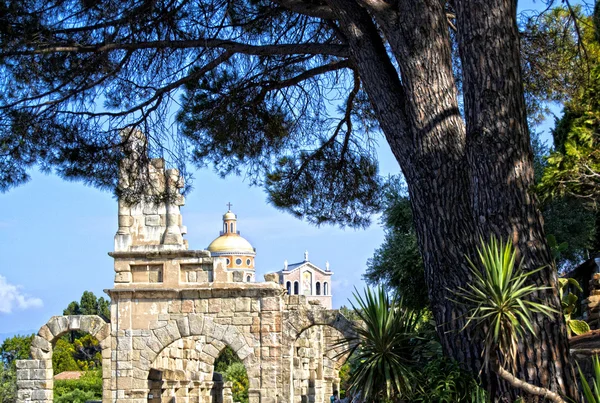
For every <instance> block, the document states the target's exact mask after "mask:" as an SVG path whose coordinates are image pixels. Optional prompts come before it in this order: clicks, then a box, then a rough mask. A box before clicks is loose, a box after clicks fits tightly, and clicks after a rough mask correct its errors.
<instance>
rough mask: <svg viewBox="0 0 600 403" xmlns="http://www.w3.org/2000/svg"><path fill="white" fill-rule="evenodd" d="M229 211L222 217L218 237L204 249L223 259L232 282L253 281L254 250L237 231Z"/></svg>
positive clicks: (235, 220) (232, 214)
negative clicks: (231, 273) (230, 272)
mask: <svg viewBox="0 0 600 403" xmlns="http://www.w3.org/2000/svg"><path fill="white" fill-rule="evenodd" d="M228 206H229V209H228V210H227V212H226V213H225V214H224V215H223V230H222V231H221V233H220V234H219V237H218V238H216V239H215V240H214V241H212V242H211V243H210V245H208V248H206V249H207V250H208V251H209V252H210V254H211V256H215V257H221V258H224V259H225V262H226V267H227V269H229V270H230V271H232V272H233V279H234V281H238V282H240V281H243V282H246V283H249V282H252V281H254V278H255V271H254V257H255V256H256V250H255V249H254V248H253V247H252V245H251V244H250V242H248V241H247V240H246V239H245V238H244V237H242V236H241V235H240V231H238V230H237V217H236V215H235V214H234V213H233V212H231V203H229V205H228Z"/></svg>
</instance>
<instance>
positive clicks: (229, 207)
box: [226, 202, 233, 211]
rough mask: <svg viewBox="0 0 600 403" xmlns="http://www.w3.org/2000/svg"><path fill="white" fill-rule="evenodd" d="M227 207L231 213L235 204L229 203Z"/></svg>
mask: <svg viewBox="0 0 600 403" xmlns="http://www.w3.org/2000/svg"><path fill="white" fill-rule="evenodd" d="M226 206H227V209H228V210H229V211H231V206H233V204H231V202H229V203H227V204H226Z"/></svg>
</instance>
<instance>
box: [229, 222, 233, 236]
mask: <svg viewBox="0 0 600 403" xmlns="http://www.w3.org/2000/svg"><path fill="white" fill-rule="evenodd" d="M229 232H231V233H232V234H233V223H229Z"/></svg>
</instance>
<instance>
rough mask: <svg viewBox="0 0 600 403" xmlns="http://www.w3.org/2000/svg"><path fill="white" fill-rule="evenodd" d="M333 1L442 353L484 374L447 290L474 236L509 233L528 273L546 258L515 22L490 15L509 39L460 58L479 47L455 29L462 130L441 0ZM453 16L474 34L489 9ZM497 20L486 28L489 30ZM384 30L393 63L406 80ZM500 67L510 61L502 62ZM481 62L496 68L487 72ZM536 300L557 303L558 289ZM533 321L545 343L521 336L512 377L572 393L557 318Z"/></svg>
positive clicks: (465, 273)
mask: <svg viewBox="0 0 600 403" xmlns="http://www.w3.org/2000/svg"><path fill="white" fill-rule="evenodd" d="M485 1H487V0H482V2H485ZM328 3H330V4H331V5H332V7H333V8H334V9H335V10H336V13H337V14H338V16H339V19H340V22H341V24H340V28H341V29H342V30H343V32H344V34H345V36H346V39H347V40H348V42H349V44H350V47H351V49H352V55H353V61H354V63H355V64H356V68H357V70H358V72H359V73H360V76H361V79H362V82H363V85H364V87H365V90H366V92H367V93H368V95H369V97H370V100H371V103H372V104H373V107H374V109H375V111H376V113H377V115H378V119H379V122H380V124H381V128H382V130H383V132H384V134H385V136H386V139H387V141H388V143H389V144H390V147H391V149H392V152H393V153H394V155H395V157H396V159H397V160H398V162H399V164H400V166H401V168H402V172H403V174H404V176H405V178H406V181H407V184H408V188H409V193H410V198H411V203H412V206H413V215H414V220H415V227H416V232H417V236H418V240H419V248H420V251H421V254H422V256H423V262H424V265H425V276H426V281H427V284H428V291H429V296H430V301H431V305H432V310H433V313H434V316H435V319H436V322H437V324H438V335H439V337H440V340H441V341H442V345H443V347H444V350H445V351H446V353H447V354H449V355H450V356H452V357H454V358H455V359H457V360H458V361H460V362H461V363H463V364H464V365H465V366H467V367H469V368H470V369H471V370H472V371H473V372H474V373H477V372H478V371H479V370H480V369H481V342H480V340H472V339H471V336H470V335H469V333H468V332H460V329H461V328H462V326H463V325H464V319H463V318H462V315H463V314H464V310H463V307H461V306H457V305H456V304H454V303H453V302H452V301H451V300H450V299H449V298H452V297H453V294H452V292H451V290H456V289H457V288H458V287H464V286H466V284H467V283H468V282H469V281H470V276H469V270H468V268H467V266H466V259H465V255H469V256H474V255H475V250H476V247H477V245H478V244H479V239H480V236H482V237H487V236H489V234H492V233H494V234H497V235H500V236H502V237H504V238H506V237H507V236H508V235H510V236H511V237H512V239H513V240H514V241H515V242H516V246H517V247H518V248H519V250H520V251H521V253H522V256H523V257H524V258H525V259H526V262H527V266H528V267H529V268H536V267H539V266H540V265H544V264H548V263H549V262H550V256H549V254H548V248H547V246H546V243H545V237H544V234H543V229H542V226H541V217H540V215H539V212H538V211H537V209H536V206H535V198H534V197H533V196H532V195H531V194H530V193H529V187H530V186H531V184H532V183H533V182H532V179H533V170H532V158H531V151H530V146H529V136H528V132H527V123H526V119H525V109H524V103H523V91H522V84H521V78H520V67H519V60H518V57H519V54H518V42H517V41H518V39H517V38H515V36H516V31H514V32H513V31H512V27H513V25H514V18H513V19H512V20H511V18H512V17H510V16H509V15H508V14H506V13H508V12H509V11H511V12H512V11H514V10H505V9H504V10H502V9H498V10H495V11H494V13H495V14H492V13H490V15H489V16H488V17H487V18H488V20H489V19H494V21H495V23H496V24H497V23H498V19H502V18H505V19H506V21H503V23H502V24H498V25H499V26H500V27H502V28H501V29H502V30H506V32H505V34H506V35H508V37H506V38H501V39H502V40H501V41H499V42H498V43H494V41H493V40H492V39H491V38H486V39H485V40H484V41H483V42H484V43H482V44H481V46H479V47H477V46H475V48H473V49H471V48H469V49H468V52H469V54H468V55H465V54H464V51H465V50H467V48H468V46H466V45H465V44H469V46H474V45H473V44H474V43H475V42H476V40H477V39H479V38H478V37H476V38H473V37H468V36H466V35H464V34H463V35H462V36H460V39H461V40H463V41H465V42H464V43H465V44H463V46H461V51H463V63H465V64H466V65H467V66H466V67H465V81H466V82H467V83H468V85H469V87H468V88H465V110H466V111H467V125H468V130H466V129H465V125H464V122H463V120H462V118H461V116H460V113H459V108H458V96H457V90H456V84H455V81H454V77H453V75H452V61H451V57H450V39H449V34H448V25H447V20H446V15H445V10H444V8H443V2H440V1H438V0H420V1H408V0H406V1H398V2H395V3H393V2H383V1H379V0H361V3H362V4H363V7H361V6H358V5H357V4H356V3H354V2H348V1H343V0H330V1H328ZM461 6H464V7H467V8H469V9H470V8H472V7H475V6H470V5H469V6H467V5H464V4H461ZM365 7H366V8H365ZM478 7H480V9H481V10H484V9H485V8H483V7H482V6H481V5H479V6H478ZM496 7H497V6H496ZM367 9H368V12H367ZM460 12H462V13H464V14H463V15H462V16H461V18H460V19H459V21H461V22H462V23H463V25H461V28H460V29H461V30H462V31H461V32H464V31H465V30H469V31H470V32H475V33H476V35H481V34H480V33H477V31H475V30H474V29H475V28H477V29H480V24H485V23H484V22H483V21H485V20H486V16H485V15H477V16H471V15H469V14H468V13H467V12H466V11H464V10H462V9H461V11H460ZM503 13H505V14H503ZM511 15H513V14H511ZM373 17H374V18H375V20H376V22H377V26H375V24H374V23H373ZM474 19H478V20H477V21H473V20H474ZM509 20H510V21H512V22H507V21H509ZM494 21H487V23H488V24H490V25H493V22H494ZM470 24H472V25H473V27H471V25H470ZM511 24H512V25H511ZM484 26H485V25H484ZM489 29H491V26H490V27H489ZM514 29H516V26H514ZM381 32H383V34H384V35H385V38H386V40H387V41H388V44H389V46H390V48H391V49H392V53H393V55H394V56H395V58H396V61H397V63H398V65H399V68H400V73H401V77H402V82H401V83H400V82H399V80H398V77H397V74H398V73H397V71H396V70H395V69H394V67H393V64H392V63H391V61H390V60H389V56H388V54H387V52H386V49H385V47H384V45H383V42H382V40H381V38H380V33H381ZM496 35H500V34H499V33H497V32H496ZM510 35H513V36H510ZM509 42H510V43H509ZM494 45H495V46H496V48H494ZM485 46H488V47H489V48H486V47H485ZM515 46H516V49H515ZM490 52H491V54H489V53H490ZM506 53H508V54H506ZM505 62H506V63H508V67H505V68H497V67H498V65H502V64H503V63H505ZM477 63H483V64H484V66H479V65H477ZM486 63H489V66H492V68H491V69H486ZM494 68H496V69H495V70H494ZM467 70H468V72H467ZM472 70H477V72H473V71H472ZM467 76H470V77H469V80H468V81H467V79H466V77H467ZM490 83H496V84H495V85H497V86H498V87H499V89H501V91H499V90H497V89H496V88H495V87H494V86H492V87H491V88H490ZM492 90H493V91H492ZM474 122H476V123H477V124H474ZM481 133H485V135H481ZM537 280H538V282H540V283H544V284H548V285H555V284H556V275H555V274H554V273H553V271H552V270H550V269H548V270H545V271H543V272H541V273H540V274H539V276H538V279H537ZM543 298H544V300H545V301H546V303H547V304H549V305H550V306H554V307H558V308H559V309H560V305H558V299H557V298H558V297H557V294H556V291H555V290H553V291H551V292H549V293H547V295H544V296H543ZM536 327H537V329H539V331H537V332H536V333H537V334H538V335H539V336H540V338H539V339H532V338H529V339H527V340H525V342H524V346H523V348H522V350H521V352H522V354H521V355H520V356H519V358H520V360H521V364H522V365H521V372H520V373H519V374H518V376H519V378H521V379H525V380H527V381H528V382H531V383H533V384H538V385H543V386H546V387H549V388H550V389H552V390H553V391H557V392H560V393H567V394H568V395H570V396H574V394H573V386H572V385H574V382H573V379H574V378H573V377H572V376H573V372H572V368H571V366H570V364H569V353H568V345H567V339H566V332H565V327H564V321H563V319H562V316H561V315H557V316H556V318H555V320H553V321H551V320H547V319H543V318H536ZM525 362H527V365H526V366H525ZM524 368H526V371H525V370H524ZM487 375H488V377H489V378H488V379H487V380H488V382H489V385H490V387H491V388H492V389H493V390H494V391H496V392H497V394H498V395H499V394H507V397H508V398H509V399H511V398H512V397H513V396H515V395H517V394H518V391H514V390H512V389H511V387H510V385H509V384H508V383H506V382H505V381H504V380H502V379H501V378H500V377H498V376H496V375H495V374H493V373H492V374H487ZM509 396H510V397H509Z"/></svg>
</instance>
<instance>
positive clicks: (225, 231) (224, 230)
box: [223, 222, 227, 234]
mask: <svg viewBox="0 0 600 403" xmlns="http://www.w3.org/2000/svg"><path fill="white" fill-rule="evenodd" d="M223 233H225V234H226V233H227V223H226V222H224V223H223Z"/></svg>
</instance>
